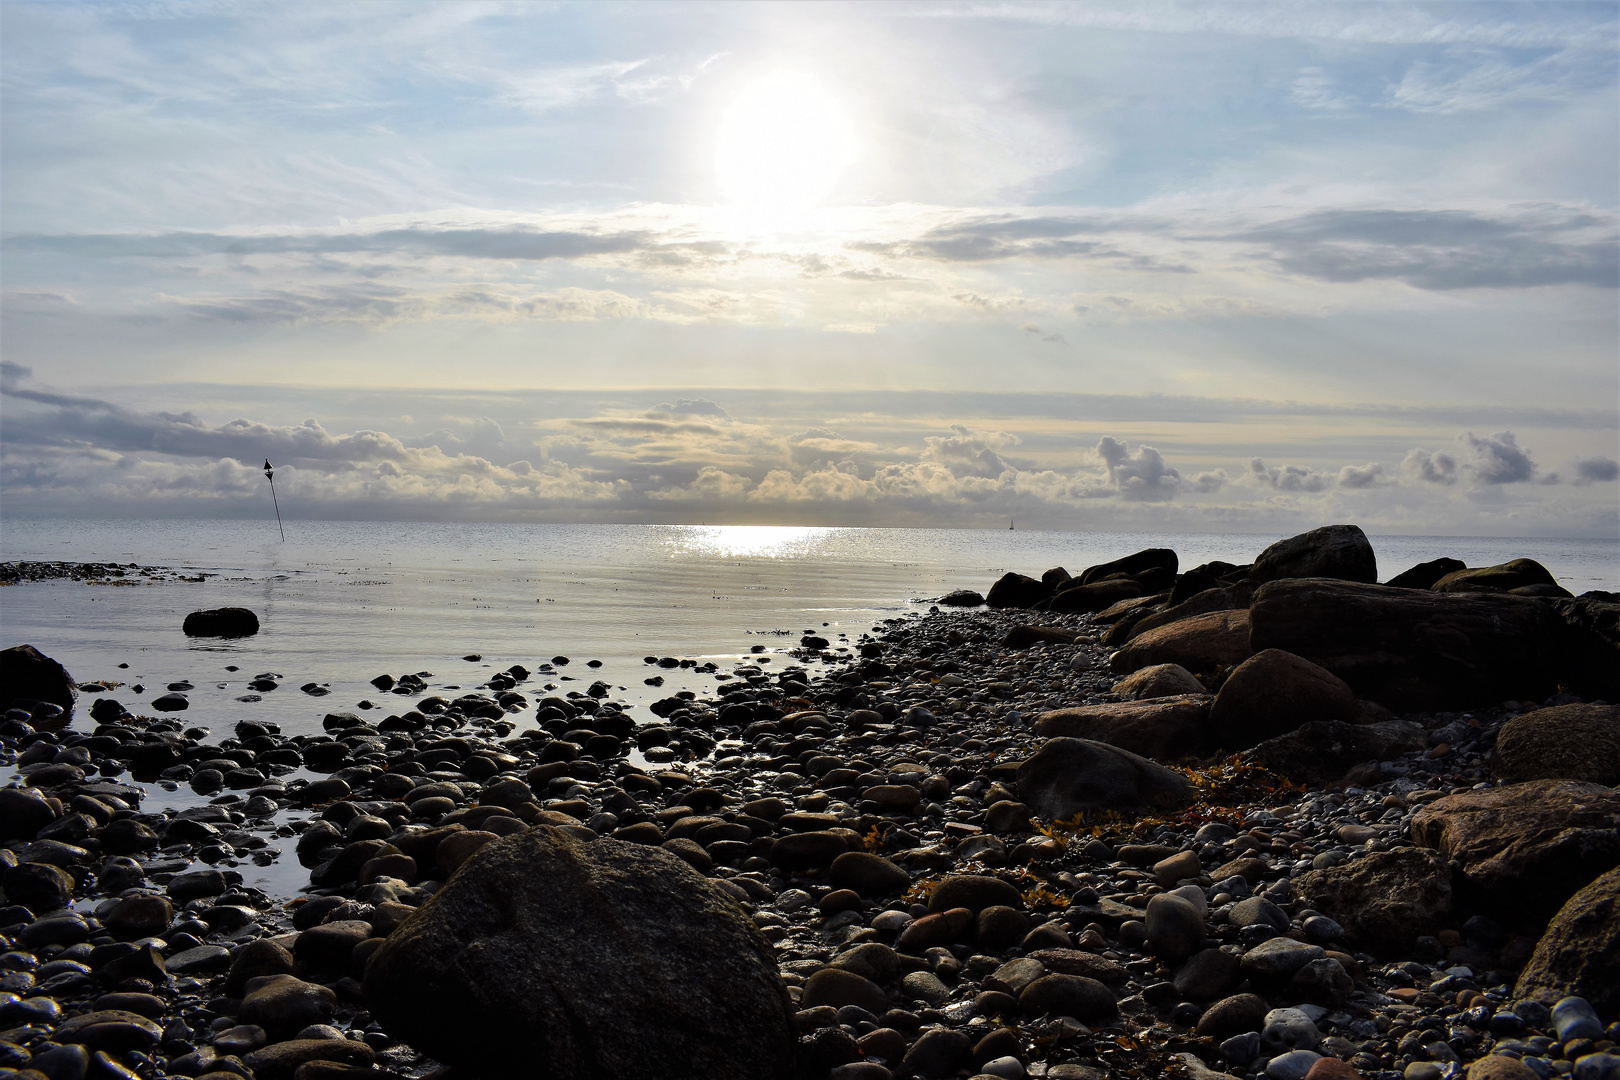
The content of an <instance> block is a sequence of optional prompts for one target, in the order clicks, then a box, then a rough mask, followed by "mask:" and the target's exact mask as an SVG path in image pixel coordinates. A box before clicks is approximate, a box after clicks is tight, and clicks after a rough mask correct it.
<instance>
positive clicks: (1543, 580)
mask: <svg viewBox="0 0 1620 1080" xmlns="http://www.w3.org/2000/svg"><path fill="white" fill-rule="evenodd" d="M1533 585H1542V586H1550V587H1552V588H1553V589H1557V590H1558V592H1557V593H1554V594H1552V595H1559V596H1568V595H1569V593H1568V592H1567V591H1565V590H1563V589H1562V587H1561V586H1559V584H1558V579H1557V578H1555V577H1553V576H1552V573H1551V572H1550V571H1549V570H1548V569H1547V568H1546V567H1545V566H1542V565H1541V564H1540V563H1538V562H1536V560H1534V559H1513V560H1512V561H1510V562H1505V563H1498V564H1497V565H1495V566H1476V567H1474V568H1473V569H1458V570H1453V571H1451V572H1450V573H1449V574H1446V575H1444V576H1442V577H1441V578H1440V579H1439V580H1437V581H1436V582H1435V583H1434V584H1433V585H1431V586H1429V588H1431V589H1433V590H1434V591H1435V592H1509V591H1511V590H1513V589H1523V588H1527V587H1529V586H1533Z"/></svg>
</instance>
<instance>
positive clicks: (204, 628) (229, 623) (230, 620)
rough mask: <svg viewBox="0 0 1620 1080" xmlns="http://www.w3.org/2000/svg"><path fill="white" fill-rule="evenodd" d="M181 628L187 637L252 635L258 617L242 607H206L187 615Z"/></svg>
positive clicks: (256, 627) (256, 626) (257, 626)
mask: <svg viewBox="0 0 1620 1080" xmlns="http://www.w3.org/2000/svg"><path fill="white" fill-rule="evenodd" d="M181 629H182V630H184V631H185V634H186V636H187V637H252V636H253V635H254V634H257V633H258V632H259V617H258V616H257V615H255V614H253V612H251V611H249V610H248V609H247V608H242V607H222V608H208V609H206V610H204V611H193V612H192V613H191V614H190V615H187V616H186V621H185V622H184V623H182V624H181Z"/></svg>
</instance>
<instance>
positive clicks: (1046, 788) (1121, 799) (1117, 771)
mask: <svg viewBox="0 0 1620 1080" xmlns="http://www.w3.org/2000/svg"><path fill="white" fill-rule="evenodd" d="M1018 791H1019V793H1020V794H1021V795H1022V796H1023V799H1024V802H1025V803H1027V804H1028V805H1029V807H1030V809H1031V810H1033V811H1034V812H1035V813H1037V814H1039V815H1041V816H1042V817H1046V818H1050V819H1052V820H1054V821H1059V820H1062V819H1065V818H1071V817H1074V816H1075V815H1076V814H1081V813H1084V812H1085V811H1088V810H1127V809H1136V808H1143V807H1156V808H1173V807H1180V806H1183V805H1185V804H1186V803H1187V801H1188V800H1189V799H1190V798H1191V787H1190V786H1189V785H1188V783H1187V780H1186V778H1185V777H1184V776H1182V775H1181V774H1180V773H1178V772H1174V771H1172V770H1170V769H1167V768H1165V767H1164V766H1163V765H1159V764H1157V763H1155V762H1152V761H1149V760H1148V759H1147V758H1144V757H1140V756H1138V755H1136V754H1133V753H1131V752H1130V751H1128V750H1121V749H1119V748H1118V747H1116V746H1109V745H1107V744H1106V743H1100V742H1093V741H1091V740H1089V739H1071V738H1056V739H1048V740H1047V742H1046V743H1045V745H1043V746H1042V747H1041V748H1040V749H1039V750H1038V751H1036V753H1035V755H1034V756H1033V757H1031V758H1028V759H1027V760H1025V761H1024V763H1023V764H1021V765H1019V766H1018Z"/></svg>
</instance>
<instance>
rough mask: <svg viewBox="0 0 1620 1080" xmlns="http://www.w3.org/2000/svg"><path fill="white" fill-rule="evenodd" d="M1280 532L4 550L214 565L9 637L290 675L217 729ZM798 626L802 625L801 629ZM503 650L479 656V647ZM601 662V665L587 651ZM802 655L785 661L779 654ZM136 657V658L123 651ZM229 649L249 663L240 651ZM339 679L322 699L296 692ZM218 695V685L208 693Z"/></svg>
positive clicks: (753, 533)
mask: <svg viewBox="0 0 1620 1080" xmlns="http://www.w3.org/2000/svg"><path fill="white" fill-rule="evenodd" d="M1275 539H1277V537H1275V536H1247V535H1187V534H1181V535H1154V534H1144V533H1064V532H1012V531H1005V530H1002V531H977V530H948V529H934V530H929V529H893V530H890V529H814V528H774V527H762V526H742V527H733V526H620V525H596V526H592V525H487V524H480V525H453V524H438V523H435V524H413V523H403V524H373V523H358V522H292V523H290V524H289V525H288V531H287V540H286V542H284V543H283V542H281V541H280V540H279V538H278V536H277V533H276V531H275V528H274V526H273V525H272V526H269V527H268V528H267V527H266V526H265V525H264V524H262V523H256V522H255V523H249V522H239V521H110V520H109V521H85V520H9V521H5V522H4V523H3V529H0V556H3V558H4V559H7V560H13V559H50V560H78V561H99V562H120V563H130V562H135V563H140V564H142V565H161V566H170V567H181V568H185V569H187V570H188V571H192V572H198V571H200V572H202V573H205V574H207V575H209V576H208V577H207V578H206V580H204V581H203V582H201V583H183V582H169V583H163V584H145V585H129V586H94V585H83V584H76V583H71V582H53V583H41V584H30V585H20V586H13V587H10V588H7V589H5V590H3V591H0V647H3V646H8V645H12V644H18V643H21V642H28V643H31V644H33V645H35V646H37V647H38V648H40V649H41V650H42V651H44V652H46V653H48V654H50V655H52V656H55V657H57V658H59V659H60V660H62V661H63V663H65V664H67V666H68V668H69V670H70V671H72V672H73V674H74V676H75V677H76V678H78V679H80V680H81V681H86V680H90V679H102V678H118V679H120V680H121V681H124V682H126V683H133V682H137V681H142V682H144V683H146V684H147V685H153V684H161V683H168V682H171V681H176V680H179V679H182V678H184V679H189V680H190V681H192V682H193V683H196V684H197V685H198V686H199V687H202V686H203V685H204V684H205V683H208V684H216V683H220V682H224V683H227V684H228V685H227V686H225V687H223V688H218V689H225V690H231V691H234V692H235V693H236V694H239V693H240V692H241V690H240V687H241V684H242V682H244V681H245V680H246V679H249V678H251V677H253V676H254V675H257V674H259V673H262V672H271V671H273V672H277V673H280V674H281V675H283V676H285V679H284V680H283V682H284V686H283V687H282V688H281V689H280V690H278V691H275V692H272V693H269V694H266V695H265V698H264V700H263V701H262V702H257V703H253V704H252V705H251V706H245V705H242V704H239V703H236V702H235V701H234V695H233V694H225V695H220V696H221V697H222V699H223V702H224V704H222V705H221V706H220V708H221V709H222V710H223V711H224V713H226V714H228V715H218V714H216V713H215V712H214V711H213V709H211V708H208V709H199V708H196V707H194V708H193V710H192V712H191V713H190V714H188V719H190V718H191V717H195V718H196V720H197V722H198V723H199V724H201V725H203V726H209V725H212V724H216V723H217V722H218V721H222V720H228V721H229V722H230V723H234V722H235V719H237V718H239V715H240V714H241V713H243V712H244V711H248V710H249V709H251V711H252V712H253V713H254V714H255V715H258V716H262V717H263V718H266V719H272V720H275V721H277V722H279V723H282V724H283V725H284V726H285V727H286V728H287V729H288V730H289V731H290V732H297V731H300V730H314V728H313V727H311V725H318V722H319V720H320V718H321V716H322V715H324V713H325V712H326V711H328V708H329V707H336V706H338V705H339V704H342V705H343V706H344V707H352V706H353V705H354V703H355V702H356V701H358V700H359V699H360V698H361V697H365V696H367V695H370V696H372V697H376V696H377V695H376V694H375V692H374V691H373V689H372V687H370V686H369V685H368V681H369V680H370V679H371V678H373V677H374V676H376V675H378V674H380V673H383V672H388V673H391V674H395V675H398V674H400V673H402V672H406V671H431V672H433V673H434V676H435V678H434V679H433V680H431V681H434V682H441V683H442V682H460V683H464V684H467V685H474V684H476V683H478V682H481V681H483V679H484V678H486V677H487V676H488V674H489V673H490V671H492V670H496V669H500V668H505V667H508V666H510V665H511V664H514V663H522V664H525V665H527V666H529V667H531V668H532V667H533V666H534V665H535V662H536V661H537V660H542V659H547V658H550V657H552V656H556V655H566V656H568V657H570V658H572V659H573V660H574V661H575V663H574V664H573V665H572V666H570V667H569V668H568V669H567V673H568V674H572V675H574V676H576V677H577V678H579V679H581V680H582V681H586V682H588V681H589V679H590V678H603V679H606V680H607V681H609V682H611V683H612V684H613V685H614V686H615V687H619V686H623V687H624V688H625V689H624V690H623V691H622V692H620V693H618V694H617V695H616V696H618V697H619V698H620V699H621V700H625V701H630V702H636V703H645V702H647V701H650V700H653V699H654V698H656V697H658V696H662V695H665V694H669V693H671V692H673V691H674V690H677V689H681V688H683V687H687V688H691V689H694V690H696V689H707V688H712V687H713V685H714V683H713V678H712V676H697V675H693V674H692V673H691V672H690V671H685V672H678V673H673V674H672V673H670V672H667V671H666V672H664V674H665V676H666V679H668V682H667V683H666V685H665V686H663V687H661V688H657V689H654V688H651V687H647V686H644V684H643V679H644V678H645V677H646V676H648V675H649V674H654V672H652V671H650V670H649V669H648V668H647V667H646V666H645V665H644V664H643V662H642V658H643V657H644V656H647V655H651V654H657V655H677V656H687V657H693V658H700V659H713V660H716V661H717V662H721V663H722V666H724V663H725V662H727V661H730V660H734V659H736V658H737V657H739V656H741V655H744V654H747V653H749V651H750V647H751V646H754V645H765V646H766V647H767V648H768V649H770V650H771V651H773V652H774V651H775V650H776V649H779V648H784V647H787V646H789V645H792V644H795V643H796V642H797V639H798V636H799V635H800V634H802V633H804V632H806V631H809V630H815V631H817V632H818V633H822V632H825V631H829V630H830V631H832V632H833V633H834V634H836V633H849V634H850V636H851V637H854V636H855V635H856V634H858V633H860V632H862V631H865V630H868V629H870V628H871V627H872V625H873V623H874V622H875V621H876V620H880V619H884V618H889V617H892V616H895V615H898V614H901V613H904V612H907V611H917V610H922V609H926V607H927V603H926V600H925V598H928V597H933V596H937V595H939V594H941V593H943V592H946V591H948V590H950V589H955V588H963V587H967V588H976V589H979V590H980V591H983V590H986V589H988V587H989V585H990V583H991V582H993V581H994V580H995V578H996V577H997V576H998V575H1000V574H1001V573H1002V572H1003V571H1004V570H1008V569H1012V570H1018V571H1022V572H1026V573H1035V574H1039V573H1040V572H1041V571H1042V570H1044V569H1046V568H1047V567H1050V566H1058V565H1062V566H1067V567H1068V568H1069V569H1070V570H1071V571H1075V572H1078V571H1079V570H1080V569H1081V568H1082V567H1084V566H1086V565H1089V564H1091V563H1096V562H1101V561H1104V560H1107V559H1111V558H1115V557H1117V556H1119V555H1123V554H1127V553H1129V552H1131V551H1135V550H1138V549H1140V548H1144V547H1157V546H1164V547H1172V548H1174V549H1176V551H1177V552H1179V554H1180V556H1181V560H1182V565H1183V566H1192V565H1195V564H1197V563H1200V562H1204V561H1206V560H1209V559H1225V560H1228V561H1231V562H1246V561H1249V560H1250V559H1252V558H1253V557H1254V555H1255V554H1256V553H1257V552H1259V551H1260V550H1261V549H1262V548H1263V547H1265V545H1267V544H1269V543H1270V542H1272V541H1273V540H1275ZM1373 544H1374V547H1375V549H1376V550H1377V552H1378V557H1379V573H1380V576H1381V577H1389V576H1391V575H1393V574H1395V573H1398V572H1399V571H1401V570H1404V569H1405V568H1407V567H1408V566H1410V565H1412V564H1414V563H1417V562H1420V561H1422V560H1425V559H1430V558H1434V557H1437V556H1439V555H1450V556H1454V557H1456V558H1461V559H1463V560H1464V561H1466V562H1467V563H1468V564H1469V565H1470V566H1480V565H1489V564H1491V563H1495V562H1501V561H1504V560H1506V559H1509V558H1514V557H1519V556H1528V557H1530V558H1535V559H1538V560H1539V561H1541V562H1542V563H1544V564H1545V565H1546V566H1547V567H1548V568H1549V569H1550V570H1551V571H1552V572H1553V574H1555V575H1556V576H1557V577H1558V578H1559V580H1560V581H1562V582H1563V583H1564V584H1565V586H1566V587H1567V588H1569V589H1570V590H1571V591H1573V592H1577V593H1579V592H1583V591H1586V590H1588V589H1593V588H1606V589H1617V588H1620V542H1616V541H1604V540H1589V539H1588V540H1547V539H1533V540H1520V539H1480V538H1435V537H1375V538H1373ZM225 605H238V606H243V607H249V608H252V609H253V610H254V611H256V612H257V613H258V614H259V616H260V618H261V620H262V622H263V630H262V631H261V632H260V633H259V634H258V635H257V636H256V637H252V638H247V639H244V640H241V641H238V642H229V643H222V642H219V641H198V640H194V639H188V638H186V637H185V636H184V635H183V634H182V633H181V631H180V624H181V620H182V619H183V618H184V616H185V614H186V613H187V612H189V611H192V610H194V609H197V608H202V607H219V606H225ZM784 632H785V633H784ZM470 653H478V654H481V655H482V657H483V659H482V660H481V661H478V662H475V663H469V662H468V661H465V660H463V659H462V657H463V656H464V655H466V654H470ZM591 659H598V660H601V661H602V667H601V669H600V670H598V671H592V670H590V669H586V668H584V666H583V662H584V661H587V660H591ZM777 662H778V663H780V662H782V661H781V660H778V661H777ZM120 663H127V664H129V665H130V667H129V668H127V669H120V668H118V667H117V665H118V664H120ZM227 664H234V665H236V666H237V667H239V668H240V671H238V672H236V673H234V674H233V673H229V672H226V671H225V670H224V668H225V666H226V665H227ZM306 682H318V683H329V684H330V685H331V687H332V689H333V694H332V695H331V696H329V697H325V698H321V699H319V700H316V699H311V698H309V697H307V696H305V695H303V694H300V693H299V692H298V690H297V689H296V688H297V687H298V686H299V685H301V684H303V683H306ZM199 704H200V703H199Z"/></svg>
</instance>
